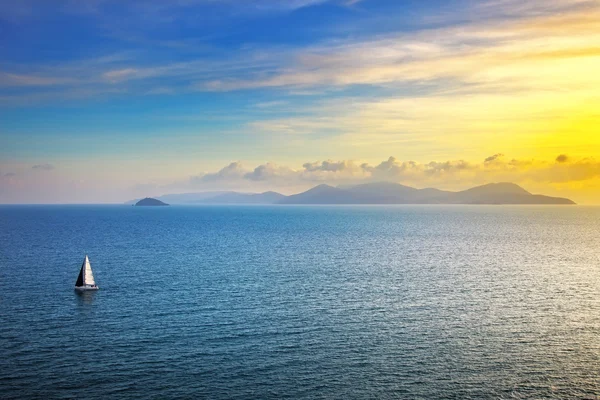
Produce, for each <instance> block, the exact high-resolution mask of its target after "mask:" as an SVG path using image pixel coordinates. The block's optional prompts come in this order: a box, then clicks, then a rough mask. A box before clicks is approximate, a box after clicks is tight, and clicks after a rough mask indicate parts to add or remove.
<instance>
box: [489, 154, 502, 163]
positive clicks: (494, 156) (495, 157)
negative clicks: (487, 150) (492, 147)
mask: <svg viewBox="0 0 600 400" xmlns="http://www.w3.org/2000/svg"><path fill="white" fill-rule="evenodd" d="M502 157H504V154H502V153H498V154H494V155H493V156H490V157H488V158H486V159H485V160H484V162H485V163H492V162H494V161H497V160H500V159H501V158H502Z"/></svg>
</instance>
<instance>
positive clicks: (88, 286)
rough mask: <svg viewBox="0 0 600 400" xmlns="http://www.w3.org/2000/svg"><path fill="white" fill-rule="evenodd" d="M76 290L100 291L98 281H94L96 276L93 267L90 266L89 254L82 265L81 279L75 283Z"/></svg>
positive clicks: (78, 278)
mask: <svg viewBox="0 0 600 400" xmlns="http://www.w3.org/2000/svg"><path fill="white" fill-rule="evenodd" d="M75 290H98V286H97V285H96V281H94V274H93V273H92V266H91V265H90V259H89V258H88V256H87V254H86V255H85V259H84V260H83V264H81V270H80V271H79V277H77V282H75Z"/></svg>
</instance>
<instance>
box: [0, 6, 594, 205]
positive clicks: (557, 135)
mask: <svg viewBox="0 0 600 400" xmlns="http://www.w3.org/2000/svg"><path fill="white" fill-rule="evenodd" d="M599 15H600V11H599V6H598V2H596V1H592V0H564V1H559V0H549V1H542V0H535V1H531V2H522V1H515V0H486V1H469V0H457V1H437V0H431V1H382V0H358V1H356V0H355V1H352V0H332V1H326V0H288V1H279V0H247V1H237V0H174V1H168V2H167V1H153V0H150V1H114V0H80V1H76V0H47V1H46V0H23V1H20V2H2V3H1V4H0V32H1V37H2V39H0V177H1V179H0V203H11V202H102V201H110V202H118V201H124V200H127V199H129V198H131V197H136V196H141V195H158V194H163V193H167V192H175V191H177V192H181V191H200V190H212V189H235V190H252V191H254V190H257V191H258V190H273V189H274V190H280V191H282V192H287V193H290V192H294V191H297V190H302V189H305V188H308V187H310V186H312V185H314V184H318V183H323V182H325V183H330V184H348V183H356V182H363V181H368V180H381V179H383V180H394V181H398V182H402V183H407V184H412V185H415V186H420V187H424V186H438V187H445V188H450V189H460V188H464V187H469V186H473V185H475V184H481V183H487V182H489V181H496V180H511V181H516V182H518V183H521V184H523V185H524V186H526V187H528V188H531V189H532V190H534V191H541V192H546V193H550V194H556V195H565V196H566V195H569V196H571V195H572V196H576V197H577V196H578V199H581V200H583V201H585V202H595V199H597V198H598V194H599V193H600V183H599V182H598V179H599V176H598V175H600V172H598V171H600V167H599V164H598V162H597V158H598V155H599V152H600V150H598V149H600V141H599V140H600V139H598V136H599V135H594V132H593V130H592V129H591V128H590V126H592V125H594V124H595V123H596V122H597V120H598V113H597V112H595V111H593V110H594V109H595V105H597V104H598V95H597V93H598V91H597V90H596V89H598V88H600V83H599V80H598V77H597V76H595V75H597V74H595V75H594V74H593V71H594V70H596V71H597V67H599V66H600V63H599V61H598V56H599V53H600V52H599V51H598V45H597V43H598V41H597V39H598V32H599V30H598V23H597V21H598V18H597V17H598V16H599ZM540 71H541V72H540ZM565 71H569V74H571V75H568V74H566V73H565ZM573 110H577V111H576V113H574V112H573ZM496 154H502V157H497V159H496V161H495V163H494V164H490V163H486V162H485V160H486V159H487V158H488V157H490V156H492V155H496ZM561 154H564V155H567V156H568V157H567V158H566V159H567V160H569V161H568V162H561V163H558V164H557V161H556V158H557V157H558V156H559V155H561ZM390 157H392V159H393V160H394V161H393V163H392V164H390V165H391V167H390V168H388V170H386V171H385V173H379V172H378V173H374V172H373V171H379V170H377V169H376V168H377V167H381V168H380V170H382V169H385V168H387V166H388V164H386V163H388V162H389V160H390ZM561 160H562V158H561ZM317 164H318V165H319V168H315V167H314V165H317ZM559 164H560V165H559ZM40 165H44V166H48V167H47V168H34V166H40ZM231 165H234V167H232V168H229V169H228V166H229V167H230V166H231ZM306 165H311V166H313V167H308V168H307V167H306ZM465 165H469V167H468V168H466V167H464V166H465ZM365 166H370V167H372V168H371V169H369V168H367V167H365ZM515 166H518V167H515ZM259 167H260V168H261V169H260V171H262V172H264V176H263V177H262V178H261V179H260V180H256V179H250V178H249V177H251V176H252V177H255V176H256V174H254V175H252V174H251V172H254V171H255V169H256V168H259ZM219 171H223V174H221V175H218V176H220V177H221V178H222V179H217V180H215V179H212V178H210V179H206V180H204V181H202V179H201V178H202V177H203V176H209V177H212V176H214V174H217V173H218V172H219ZM557 171H558V172H557ZM582 171H583V172H582ZM557 176H558V177H559V178H556V177H557ZM263 178H264V179H263ZM199 182H200V183H199ZM583 186H585V187H586V188H587V189H586V190H583V189H581V187H583ZM578 188H579V189H578ZM589 188H592V189H589Z"/></svg>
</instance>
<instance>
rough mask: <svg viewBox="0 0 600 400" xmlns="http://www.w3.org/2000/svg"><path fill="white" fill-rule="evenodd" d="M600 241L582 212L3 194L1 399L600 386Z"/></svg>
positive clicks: (575, 394) (553, 390) (484, 394)
mask: <svg viewBox="0 0 600 400" xmlns="http://www.w3.org/2000/svg"><path fill="white" fill-rule="evenodd" d="M599 244H600V208H594V207H579V206H578V207H554V206H545V207H535V206H528V207H518V206H514V207H512V206H511V207H498V206H398V207H395V206H389V207H388V206H386V207H378V206H373V207H367V206H357V207H351V206H348V207H292V206H290V207H283V206H281V207H183V206H182V207H175V206H173V207H158V208H139V207H127V206H2V207H0V397H1V398H3V399H12V398H86V399H100V398H109V397H112V398H117V397H121V398H139V399H164V398H211V399H221V398H222V399H225V398H227V399H269V398H273V399H279V398H290V399H318V398H323V399H331V398H339V399H367V398H410V399H413V398H422V399H442V398H456V399H463V398H474V399H481V398H519V399H520V398H531V399H533V398H535V399H538V398H590V399H594V398H598V396H599V395H600V245H599ZM85 254H88V255H89V257H90V260H91V263H92V267H93V270H94V274H95V277H96V281H97V283H98V285H99V286H100V288H101V289H100V290H99V291H98V292H96V293H87V294H84V295H78V294H77V293H75V292H74V290H73V286H74V283H75V280H76V278H77V275H78V273H79V268H80V266H81V262H82V260H83V257H84V255H85Z"/></svg>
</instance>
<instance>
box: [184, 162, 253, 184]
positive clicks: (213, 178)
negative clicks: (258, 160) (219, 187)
mask: <svg viewBox="0 0 600 400" xmlns="http://www.w3.org/2000/svg"><path fill="white" fill-rule="evenodd" d="M246 173H247V170H246V169H245V168H244V166H243V165H242V164H241V163H240V162H238V161H236V162H232V163H231V164H229V165H227V166H226V167H223V168H222V169H220V170H219V171H217V172H215V173H206V174H201V175H197V176H193V177H192V178H190V180H191V182H193V183H203V182H221V181H228V180H229V181H231V180H237V179H240V178H242V177H243V176H244V175H245V174H246Z"/></svg>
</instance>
